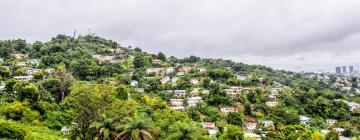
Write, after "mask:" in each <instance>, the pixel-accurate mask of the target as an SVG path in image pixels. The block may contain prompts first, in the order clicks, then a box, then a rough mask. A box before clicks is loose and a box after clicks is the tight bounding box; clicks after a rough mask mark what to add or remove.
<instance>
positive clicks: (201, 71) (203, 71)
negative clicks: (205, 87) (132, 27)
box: [198, 68, 206, 74]
mask: <svg viewBox="0 0 360 140" xmlns="http://www.w3.org/2000/svg"><path fill="white" fill-rule="evenodd" d="M198 70H199V73H200V74H205V73H206V68H198Z"/></svg>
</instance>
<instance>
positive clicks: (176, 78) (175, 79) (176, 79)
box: [171, 77, 179, 85]
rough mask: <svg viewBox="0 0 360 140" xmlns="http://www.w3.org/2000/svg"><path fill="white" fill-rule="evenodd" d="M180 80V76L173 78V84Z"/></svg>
mask: <svg viewBox="0 0 360 140" xmlns="http://www.w3.org/2000/svg"><path fill="white" fill-rule="evenodd" d="M178 80H179V77H173V78H172V79H171V83H172V85H176V83H177V81H178Z"/></svg>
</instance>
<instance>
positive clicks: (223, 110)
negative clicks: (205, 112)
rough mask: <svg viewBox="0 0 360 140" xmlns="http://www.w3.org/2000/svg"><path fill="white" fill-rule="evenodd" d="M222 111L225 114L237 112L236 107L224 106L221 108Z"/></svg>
mask: <svg viewBox="0 0 360 140" xmlns="http://www.w3.org/2000/svg"><path fill="white" fill-rule="evenodd" d="M220 111H221V112H222V113H224V114H228V113H230V112H235V111H236V109H235V108H234V107H223V108H220Z"/></svg>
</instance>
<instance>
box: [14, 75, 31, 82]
mask: <svg viewBox="0 0 360 140" xmlns="http://www.w3.org/2000/svg"><path fill="white" fill-rule="evenodd" d="M13 78H14V79H16V80H18V81H29V80H31V79H33V78H34V76H32V75H28V76H14V77H13Z"/></svg>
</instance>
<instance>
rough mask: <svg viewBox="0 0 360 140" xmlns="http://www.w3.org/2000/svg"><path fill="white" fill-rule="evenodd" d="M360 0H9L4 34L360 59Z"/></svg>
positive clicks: (264, 57) (261, 60)
mask: <svg viewBox="0 0 360 140" xmlns="http://www.w3.org/2000/svg"><path fill="white" fill-rule="evenodd" d="M358 7H360V1H358V0H346V1H344V0H317V1H311V0H268V1H263V0H226V1H218V0H199V1H193V0H173V1H168V0H153V1H147V0H102V1H100V0H51V1H50V0H32V1H28V0H3V1H1V2H0V18H1V20H0V39H10V38H25V39H27V40H32V41H33V40H49V39H50V37H52V36H54V35H56V34H58V33H63V34H68V35H71V34H72V32H73V31H74V29H77V31H78V32H79V33H82V34H86V33H87V32H88V29H89V28H91V31H92V32H95V33H96V34H98V35H100V36H104V37H107V38H109V39H112V40H116V41H119V42H121V43H122V44H124V45H132V46H138V47H141V48H144V49H145V50H147V51H150V52H158V51H162V52H166V53H167V54H169V55H175V56H180V57H182V56H188V55H190V54H194V55H199V56H204V57H224V58H231V59H234V60H237V61H244V62H248V63H258V64H266V65H272V64H275V63H276V64H278V63H283V64H285V63H298V64H303V63H305V62H308V63H313V62H318V63H330V62H337V63H342V62H344V61H349V60H352V59H360V57H357V56H358V54H357V53H355V52H358V51H360V47H358V46H357V44H359V43H360V35H359V32H360V26H359V25H360V14H359V12H360V11H359V10H358ZM349 54H352V55H354V56H349ZM319 56H322V57H319ZM248 58H253V59H248ZM311 58H316V59H311ZM350 58H351V59H350ZM309 59H311V60H312V61H307V60H309ZM328 61H329V62H328Z"/></svg>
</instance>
